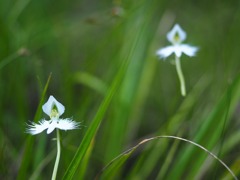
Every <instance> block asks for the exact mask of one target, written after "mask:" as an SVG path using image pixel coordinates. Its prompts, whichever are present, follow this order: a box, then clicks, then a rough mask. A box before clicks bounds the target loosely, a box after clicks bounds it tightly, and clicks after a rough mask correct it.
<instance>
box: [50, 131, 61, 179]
mask: <svg viewBox="0 0 240 180" xmlns="http://www.w3.org/2000/svg"><path fill="white" fill-rule="evenodd" d="M56 130H57V157H56V161H55V165H54V169H53V174H52V180H55V179H56V176H57V170H58V164H59V160H60V154H61V146H60V133H59V130H58V129H56Z"/></svg>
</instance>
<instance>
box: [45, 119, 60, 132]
mask: <svg viewBox="0 0 240 180" xmlns="http://www.w3.org/2000/svg"><path fill="white" fill-rule="evenodd" d="M57 123H58V120H57V119H52V120H51V122H50V123H49V126H48V130H47V134H50V133H51V132H53V130H54V129H55V128H56V127H57Z"/></svg>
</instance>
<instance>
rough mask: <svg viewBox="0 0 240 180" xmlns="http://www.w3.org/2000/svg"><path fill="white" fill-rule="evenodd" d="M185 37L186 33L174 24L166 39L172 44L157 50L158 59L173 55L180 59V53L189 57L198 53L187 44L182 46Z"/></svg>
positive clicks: (195, 48) (196, 49)
mask: <svg viewBox="0 0 240 180" xmlns="http://www.w3.org/2000/svg"><path fill="white" fill-rule="evenodd" d="M186 37H187V35H186V32H184V31H183V30H182V28H181V27H180V26H179V25H178V24H176V25H175V26H174V27H173V29H172V30H171V31H170V32H169V33H168V34H167V39H168V41H169V42H171V43H172V45H171V46H167V47H164V48H161V49H159V50H158V51H157V55H159V57H160V58H167V57H168V56H170V55H171V54H173V53H174V54H175V55H176V56H177V57H181V55H182V53H184V54H186V55H188V56H190V57H192V56H194V55H195V54H196V52H197V51H198V48H197V47H194V46H190V45H188V44H182V42H183V41H184V40H185V39H186Z"/></svg>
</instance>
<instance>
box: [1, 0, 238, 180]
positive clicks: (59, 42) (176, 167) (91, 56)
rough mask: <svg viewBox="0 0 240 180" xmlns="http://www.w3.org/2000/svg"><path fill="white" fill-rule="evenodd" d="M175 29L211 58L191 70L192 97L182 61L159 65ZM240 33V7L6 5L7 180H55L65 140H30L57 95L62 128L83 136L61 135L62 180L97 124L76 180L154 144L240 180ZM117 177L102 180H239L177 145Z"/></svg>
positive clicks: (148, 1)
mask: <svg viewBox="0 0 240 180" xmlns="http://www.w3.org/2000/svg"><path fill="white" fill-rule="evenodd" d="M175 23H179V24H180V26H181V27H182V28H183V29H184V30H185V31H186V32H187V39H186V42H185V43H189V44H191V45H194V46H198V47H199V48H200V50H199V52H198V53H197V55H196V57H193V58H189V57H187V56H185V55H183V56H182V58H181V61H182V68H183V73H184V75H185V80H186V85H187V96H186V97H182V96H181V94H180V87H179V80H178V77H177V73H176V70H175V66H174V65H172V64H171V59H173V56H171V57H170V58H168V59H167V60H166V61H162V60H159V58H158V57H157V56H156V51H157V49H159V48H161V47H164V46H166V45H169V42H167V39H166V33H167V32H168V31H169V30H170V29H171V28H172V27H173V25H174V24H175ZM239 32H240V1H239V0H232V1H224V0H218V1H217V0H215V1H207V0H201V1H200V0H196V1H193V0H183V1H177V0H170V1H169V0H128V1H127V0H126V1H121V0H115V1H114V0H113V1H108V0H102V1H97V0H95V1H94V0H79V1H77V0H71V1H64V0H58V1H53V0H41V1H36V0H10V1H9V0H1V1H0V118H1V121H0V123H1V126H0V127H1V129H0V133H1V135H0V162H1V163H0V165H1V166H0V178H1V179H16V178H18V179H50V177H51V174H52V169H53V165H54V160H55V153H56V142H55V141H52V139H53V138H54V137H55V133H52V134H50V135H46V133H45V132H44V133H41V134H39V135H36V136H34V137H30V135H27V134H26V133H25V131H26V123H28V122H29V121H33V119H34V117H35V118H36V117H38V118H39V119H37V121H38V120H40V119H41V118H47V116H46V115H45V114H43V113H42V112H41V111H39V112H41V114H40V115H38V116H35V114H36V112H37V107H38V106H40V107H41V104H40V100H41V98H44V101H43V102H45V101H46V100H47V98H48V97H49V95H53V96H54V97H55V98H56V99H57V100H58V101H60V102H61V103H62V104H63V105H64V106H65V108H66V111H65V113H64V115H63V117H65V118H66V117H72V118H73V119H74V120H75V121H78V122H81V124H82V127H81V129H80V130H74V131H69V132H61V135H62V155H61V160H60V167H59V171H58V178H59V179H61V178H62V177H63V176H64V174H65V176H64V177H66V176H67V175H66V174H67V172H69V171H67V169H68V168H70V169H71V166H69V164H70V162H71V161H72V159H73V157H74V154H75V153H76V152H77V149H78V147H80V146H79V145H80V144H81V142H82V139H83V138H84V137H87V136H86V134H88V133H87V131H88V129H89V128H92V126H91V123H93V124H94V122H95V118H96V119H99V124H98V125H99V126H98V129H94V134H95V133H96V134H95V136H93V137H92V138H91V139H90V140H91V144H90V145H89V144H88V145H85V146H84V147H85V148H87V149H88V151H87V153H84V159H81V160H80V161H79V162H78V163H75V165H76V166H78V167H77V169H76V172H75V173H74V179H93V178H94V177H95V176H96V175H97V173H98V172H99V171H100V170H101V169H102V168H103V167H104V166H105V165H107V163H108V162H110V160H112V159H113V158H114V157H116V156H117V155H119V154H120V153H122V152H123V151H124V150H127V149H128V148H130V147H132V146H134V145H136V144H137V143H138V142H140V140H143V139H144V138H147V137H151V136H155V135H177V136H180V137H185V138H187V139H189V140H192V141H195V142H197V143H199V144H201V145H203V146H204V147H206V148H207V149H209V150H210V151H212V152H214V153H215V154H216V155H218V157H220V158H221V159H222V160H223V161H224V162H225V163H226V164H227V165H229V167H230V168H231V169H232V170H233V171H234V173H235V174H236V175H238V176H239V177H240V167H239V163H240V156H239V152H240V130H239V129H240V123H239V111H240V109H239V99H240V74H239V69H240V36H239ZM50 76H51V77H50ZM49 77H50V82H49V85H48V87H47V91H46V94H44V93H43V89H44V87H45V86H46V83H47V79H48V78H49ZM42 93H43V94H42ZM42 95H45V96H44V97H42ZM104 100H107V103H105V104H104V103H102V102H104ZM108 101H109V102H108ZM100 107H104V108H105V110H103V109H101V108H100ZM96 114H97V117H96ZM98 114H100V115H102V116H100V115H99V116H98ZM96 124H97V123H96ZM92 129H93V128H92ZM29 139H30V140H29ZM90 140H89V141H88V142H89V143H90ZM28 141H29V142H32V143H29V142H28ZM26 149H28V150H29V153H28V154H26V153H24V152H26ZM80 151H81V150H80ZM68 170H69V169H68ZM109 174H110V175H109V176H107V175H106V177H104V176H103V177H102V179H149V178H150V179H170V180H172V179H183V178H184V179H202V178H204V179H214V178H217V179H219V178H221V179H224V178H225V179H231V176H230V175H229V174H228V172H227V171H226V169H224V168H223V167H222V166H221V165H220V164H219V163H218V162H217V161H215V160H214V159H212V158H211V157H209V156H207V154H206V152H204V151H201V150H198V149H197V148H196V147H193V146H192V145H190V144H187V143H185V142H179V141H174V140H171V139H161V140H155V141H154V142H151V143H148V144H147V145H143V146H141V148H138V149H137V150H136V151H135V152H134V153H132V155H131V156H130V157H129V158H128V160H126V161H124V162H122V163H119V164H118V167H114V168H113V170H110V173H109Z"/></svg>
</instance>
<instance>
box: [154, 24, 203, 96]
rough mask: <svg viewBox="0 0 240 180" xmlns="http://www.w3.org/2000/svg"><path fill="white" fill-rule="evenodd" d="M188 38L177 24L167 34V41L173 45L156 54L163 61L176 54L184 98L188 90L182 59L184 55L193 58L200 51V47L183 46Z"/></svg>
mask: <svg viewBox="0 0 240 180" xmlns="http://www.w3.org/2000/svg"><path fill="white" fill-rule="evenodd" d="M186 37H187V34H186V32H185V31H183V30H182V28H181V27H180V26H179V25H178V24H175V26H174V27H173V28H172V30H171V31H170V32H168V33H167V39H168V41H169V42H171V43H172V45H171V46H166V47H164V48H161V49H159V50H158V51H157V52H156V54H157V55H158V56H159V57H160V58H163V59H165V58H167V57H168V56H170V55H171V54H175V62H176V70H177V74H178V77H179V80H180V84H181V94H182V95H183V96H185V95H186V88H185V80H184V76H183V73H182V68H181V62H180V57H181V56H182V54H183V53H184V54H186V55H187V56H190V57H192V56H195V54H196V52H197V51H198V47H195V46H190V45H188V44H182V42H183V41H184V40H185V39H186Z"/></svg>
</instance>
